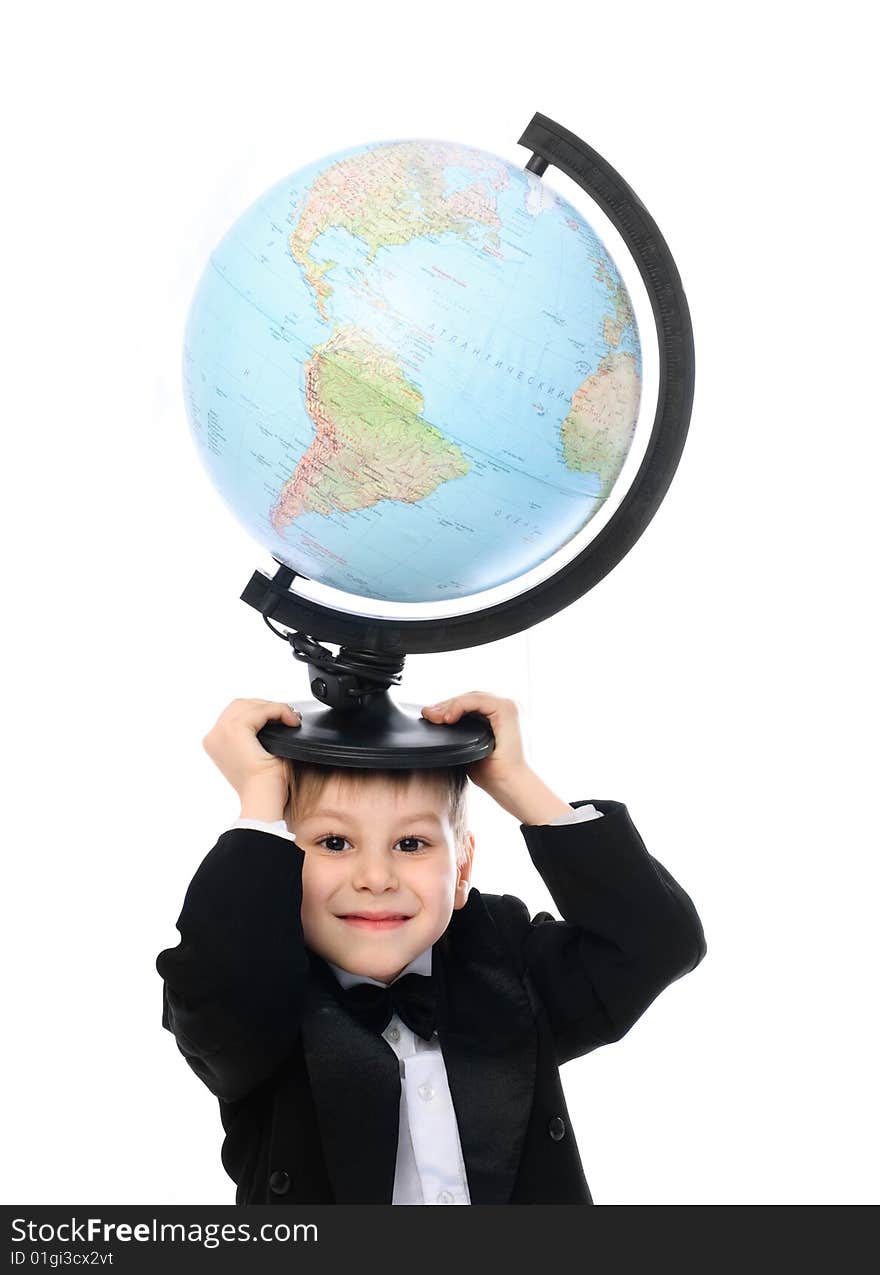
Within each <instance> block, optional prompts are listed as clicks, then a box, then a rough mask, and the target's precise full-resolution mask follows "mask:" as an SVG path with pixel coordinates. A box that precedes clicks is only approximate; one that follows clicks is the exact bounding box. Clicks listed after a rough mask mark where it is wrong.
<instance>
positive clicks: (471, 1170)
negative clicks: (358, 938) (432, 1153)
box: [434, 889, 537, 1204]
mask: <svg viewBox="0 0 880 1275" xmlns="http://www.w3.org/2000/svg"><path fill="white" fill-rule="evenodd" d="M438 953H439V957H440V959H439V961H438V960H437V957H438ZM434 960H435V961H436V963H437V964H436V968H437V979H438V985H437V997H438V1000H437V1033H438V1035H439V1037H440V1045H441V1047H442V1049H443V1060H444V1063H445V1064H446V1074H447V1077H448V1079H449V1091H450V1093H451V1095H452V1104H453V1106H454V1108H455V1116H456V1120H457V1122H458V1132H459V1137H460V1139H461V1149H462V1154H463V1156H464V1162H465V1168H466V1170H467V1179H468V1190H469V1193H470V1198H471V1204H507V1203H508V1202H509V1200H510V1196H511V1194H512V1192H513V1187H514V1184H515V1181H516V1175H517V1172H518V1169H519V1164H520V1157H521V1154H522V1148H523V1141H524V1139H525V1134H526V1129H527V1127H528V1122H529V1116H530V1114H531V1109H532V1098H533V1095H534V1088H535V1070H536V1060H537V1027H536V1025H535V1022H534V1018H533V1015H532V1012H531V1007H530V1004H529V999H528V996H527V994H526V991H525V989H524V987H523V984H522V982H521V980H520V978H519V976H518V974H517V973H516V970H515V968H514V966H513V963H512V957H511V954H510V952H509V951H508V950H507V949H506V948H505V946H504V943H503V940H502V939H501V937H500V936H499V934H498V931H497V929H496V925H495V921H494V920H493V918H492V917H491V916H490V914H489V912H488V910H487V908H486V905H485V903H484V902H483V899H482V897H481V896H480V892H479V890H477V889H471V891H470V894H469V896H468V901H467V903H466V904H465V906H464V907H463V908H460V909H459V910H458V911H457V912H453V914H452V919H451V921H450V923H449V927H448V929H447V930H446V933H445V934H444V935H443V936H442V938H440V939H439V940H438V942H437V943H435V945H434Z"/></svg>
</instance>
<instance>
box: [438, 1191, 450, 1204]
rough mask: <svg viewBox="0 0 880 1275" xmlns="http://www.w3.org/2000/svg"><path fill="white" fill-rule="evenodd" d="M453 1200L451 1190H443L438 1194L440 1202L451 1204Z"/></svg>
mask: <svg viewBox="0 0 880 1275" xmlns="http://www.w3.org/2000/svg"><path fill="white" fill-rule="evenodd" d="M452 1200H453V1196H452V1194H451V1192H449V1191H441V1192H440V1194H439V1195H438V1196H437V1203H438V1204H451V1203H452Z"/></svg>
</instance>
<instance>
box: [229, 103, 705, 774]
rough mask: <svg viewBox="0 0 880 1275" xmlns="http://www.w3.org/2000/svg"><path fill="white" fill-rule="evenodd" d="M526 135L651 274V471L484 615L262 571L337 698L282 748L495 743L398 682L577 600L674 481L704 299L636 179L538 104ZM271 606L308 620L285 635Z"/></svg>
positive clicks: (470, 720)
mask: <svg viewBox="0 0 880 1275" xmlns="http://www.w3.org/2000/svg"><path fill="white" fill-rule="evenodd" d="M519 144H520V145H521V146H524V147H526V148H527V149H528V150H529V151H530V152H531V157H530V159H529V160H528V161H527V163H526V165H525V167H526V168H527V169H528V170H529V171H530V172H532V173H534V174H535V175H536V176H538V177H540V176H542V175H543V173H544V172H545V171H546V169H547V168H548V167H549V166H550V165H551V164H552V165H554V166H555V167H556V168H557V169H558V170H559V171H560V172H562V173H564V174H565V175H566V176H567V177H569V178H570V179H571V180H572V181H574V182H575V183H576V184H577V185H579V186H580V187H581V188H582V189H583V190H585V191H586V192H587V194H588V195H590V196H591V197H592V198H593V199H594V200H595V201H596V202H597V204H598V205H599V206H600V207H601V208H602V209H603V211H604V212H605V214H606V215H607V216H608V218H609V220H610V221H611V222H612V224H613V225H614V226H615V228H616V229H617V231H618V232H619V234H620V235H621V237H622V238H623V240H624V243H625V244H626V246H627V248H628V250H629V251H630V252H631V253H632V257H633V261H634V262H635V264H636V266H637V267H638V270H639V273H640V275H641V277H642V281H643V283H644V285H645V289H646V291H647V294H648V297H649V299H650V302H651V309H652V311H653V315H654V323H655V327H656V334H657V346H658V361H659V387H658V394H657V407H656V411H655V415H654V424H653V427H652V430H651V436H650V439H649V440H648V445H647V447H646V449H645V454H644V456H643V458H642V462H641V464H640V466H639V470H638V473H637V474H636V475H635V477H634V478H633V480H632V483H631V485H630V488H629V490H628V491H627V492H626V494H625V495H624V497H623V499H622V500H621V502H620V504H619V505H618V507H617V508H616V509H615V511H614V513H613V514H612V516H611V517H610V518H609V519H608V521H607V523H606V524H605V525H604V526H603V527H602V528H601V529H600V531H599V532H598V534H597V535H596V537H595V538H594V539H593V540H592V541H591V542H590V544H588V545H586V546H585V547H584V548H583V549H582V550H581V551H580V553H578V554H577V555H576V557H574V558H573V559H572V560H571V561H570V562H567V563H566V564H565V565H564V566H562V567H561V568H560V569H559V570H558V571H557V572H556V573H555V574H553V575H551V576H548V577H547V578H545V579H543V580H540V581H538V582H537V583H536V584H533V585H531V586H530V587H529V588H528V589H526V590H525V591H524V592H523V593H521V594H519V595H517V596H515V597H510V598H505V599H503V600H501V601H499V602H495V603H492V604H490V605H488V606H483V607H481V608H480V609H479V610H477V611H474V612H473V613H470V612H461V613H456V614H455V615H450V616H446V617H443V618H440V619H437V618H430V619H400V620H398V619H389V618H385V617H378V616H368V615H366V616H365V615H357V614H351V613H349V612H346V611H340V610H337V609H336V608H334V607H331V606H327V605H324V604H322V603H320V602H316V601H313V600H312V599H309V598H306V597H301V596H298V595H297V594H295V593H293V592H291V590H290V587H289V586H290V584H291V583H292V581H293V579H294V577H295V576H296V574H297V573H296V572H295V571H293V570H292V569H291V568H290V567H287V566H285V565H284V564H281V563H279V564H278V565H279V568H280V569H279V570H278V571H277V572H276V574H275V576H274V578H273V579H270V578H269V577H268V576H267V575H266V574H265V573H263V572H262V571H256V572H254V574H253V576H252V577H251V579H250V581H249V582H248V584H247V587H246V588H245V591H244V592H243V593H242V595H241V599H242V601H243V602H246V603H247V604H248V605H249V606H252V607H255V608H256V609H257V610H258V611H260V612H261V613H262V615H263V618H264V620H265V621H266V624H267V625H268V626H269V628H270V629H272V631H273V632H274V633H276V634H277V635H278V636H279V637H284V638H285V640H287V641H289V642H290V644H291V648H292V650H293V654H294V656H295V657H296V658H297V659H304V660H306V661H307V662H308V664H309V673H310V680H311V688H312V691H313V692H314V694H315V695H316V696H317V697H318V699H319V701H320V703H321V705H323V707H319V706H317V705H315V704H314V702H313V701H306V702H305V703H302V704H299V703H298V704H294V707H295V708H297V709H298V710H299V711H300V713H301V714H302V725H301V726H299V727H289V726H287V727H286V726H281V725H279V724H278V723H275V722H272V723H267V725H266V726H265V727H264V728H263V730H262V731H260V732H259V734H258V736H257V738H258V739H259V740H260V742H261V743H262V744H263V746H264V747H265V748H266V750H267V751H268V752H271V753H273V754H276V755H278V756H282V757H292V758H299V759H301V760H306V761H321V762H329V763H330V764H335V765H339V766H353V767H377V766H385V767H389V768H404V767H417V766H425V767H433V766H452V765H456V764H462V763H468V762H472V761H475V760H477V759H479V758H480V757H483V756H485V755H486V754H487V753H490V752H491V751H492V749H493V748H494V736H493V735H492V732H491V730H490V728H489V725H488V722H487V721H486V718H485V717H483V716H481V715H480V714H468V715H467V716H465V717H462V718H461V719H460V721H459V722H457V723H455V724H451V725H448V726H439V725H435V724H433V723H431V722H427V721H425V720H424V718H422V717H421V716H420V710H418V709H417V708H416V706H415V705H411V704H410V705H396V704H394V703H393V701H392V700H391V698H390V696H389V693H388V691H389V687H390V686H391V685H392V684H397V683H399V681H400V673H401V670H402V668H403V662H404V658H405V654H404V653H408V654H426V653H435V652H438V651H458V650H464V649H466V648H468V647H471V646H479V645H480V644H482V643H484V642H497V641H499V640H500V639H502V638H505V637H509V636H510V635H511V634H514V633H520V632H522V631H523V630H524V629H530V628H533V627H534V626H535V625H536V624H540V623H541V622H542V621H543V620H546V619H548V618H549V617H550V616H552V615H555V614H556V613H557V612H559V611H561V610H563V609H564V608H565V607H567V606H570V605H571V603H573V602H575V601H577V599H579V598H581V597H582V596H583V595H584V594H585V593H586V592H587V591H588V590H589V589H591V588H593V586H594V585H596V584H598V582H599V581H600V580H601V579H603V577H604V576H606V575H607V574H608V572H609V571H611V570H612V569H613V568H614V567H615V566H616V565H617V563H618V562H620V561H621V559H622V558H623V557H624V556H625V555H626V554H627V553H628V552H629V551H630V549H631V548H632V547H633V545H634V544H635V543H636V541H637V540H638V538H639V537H640V536H641V534H642V533H643V532H644V530H645V528H646V527H647V526H648V523H649V522H650V521H651V519H652V518H653V516H654V514H655V513H656V511H657V509H658V507H659V505H660V503H661V501H662V500H663V497H664V495H665V494H666V491H667V489H668V487H669V484H670V483H671V482H672V478H673V476H674V474H675V471H676V468H677V466H678V462H679V460H680V458H681V453H682V449H683V448H684V443H685V439H686V437H687V432H688V426H689V423H690V415H691V407H692V404H693V396H694V341H693V330H692V326H691V319H690V310H689V308H688V304H687V298H686V297H685V294H684V289H683V287H682V283H681V278H680V276H679V273H678V269H677V267H676V265H675V261H674V260H673V257H672V253H671V252H670V250H669V248H668V246H667V244H666V241H665V240H664V238H663V236H662V235H661V233H660V231H659V229H658V227H657V223H656V222H655V221H654V219H653V217H652V216H651V215H650V213H649V212H648V210H647V208H646V207H645V205H644V203H643V202H642V200H641V199H639V197H638V195H637V194H636V193H635V191H634V190H633V189H632V187H631V186H629V185H628V184H627V182H626V181H624V179H623V178H622V177H621V175H620V174H619V173H618V172H617V171H616V170H615V169H614V168H612V167H611V165H610V164H609V163H608V162H607V161H606V160H605V159H603V157H602V156H601V155H600V154H599V153H598V152H597V151H595V150H593V148H592V147H590V146H588V145H587V143H586V142H584V141H583V140H582V139H581V138H579V137H578V136H577V135H576V134H574V133H572V132H570V131H569V130H568V129H566V128H564V127H563V126H562V125H561V124H558V123H556V121H555V120H552V119H550V118H549V117H548V116H546V115H542V114H540V112H536V113H535V114H534V115H533V117H532V119H531V121H530V122H529V124H528V126H527V128H526V129H525V131H524V132H523V133H522V135H521V136H520V138H519ZM275 561H276V563H277V562H278V559H277V558H276V559H275ZM270 617H274V618H275V619H277V620H278V621H279V622H280V623H281V624H283V625H284V626H285V627H286V628H288V629H290V630H296V632H291V633H289V634H284V633H280V632H279V630H277V629H275V628H274V627H273V625H272V624H271V623H270ZM306 634H312V635H317V636H318V637H319V638H320V639H321V641H324V642H336V643H339V647H340V650H339V654H338V655H337V656H333V655H332V654H331V653H330V652H329V651H327V649H326V648H325V647H321V646H320V645H319V643H318V642H316V641H315V640H314V638H313V637H306V636H305V635H306ZM553 654H555V653H553ZM552 665H553V666H555V665H558V660H556V659H554V660H553V661H552ZM564 679H565V672H561V673H560V672H558V671H557V668H556V667H552V666H551V669H550V680H551V689H558V686H559V685H564Z"/></svg>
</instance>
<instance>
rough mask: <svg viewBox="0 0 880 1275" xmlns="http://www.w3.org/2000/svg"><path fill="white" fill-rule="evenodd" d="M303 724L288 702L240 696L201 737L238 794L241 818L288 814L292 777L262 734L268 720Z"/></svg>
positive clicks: (275, 817) (286, 723)
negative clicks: (265, 745)
mask: <svg viewBox="0 0 880 1275" xmlns="http://www.w3.org/2000/svg"><path fill="white" fill-rule="evenodd" d="M273 719H274V720H275V721H278V720H280V721H282V722H283V723H284V724H285V725H286V726H299V725H300V723H301V720H302V719H301V718H300V715H299V713H298V712H297V711H296V710H295V709H293V708H291V707H290V705H289V704H280V703H276V702H274V701H272V700H266V699H235V700H233V701H232V703H231V704H229V705H228V706H227V707H226V708H224V710H223V712H222V713H221V714H220V716H219V717H218V718H217V721H216V722H215V724H214V725H213V726H212V728H211V729H210V730H209V731H208V733H207V735H206V736H205V738H204V739H203V740H202V747H203V748H204V750H205V752H206V753H207V754H208V756H209V757H210V758H211V761H212V762H213V763H214V765H215V766H216V767H217V768H218V770H219V771H220V772H221V774H222V775H224V776H225V778H226V779H228V780H229V782H230V784H232V787H233V788H234V789H235V791H236V792H237V793H238V796H239V799H240V801H241V807H242V817H243V818H251V819H266V820H268V821H269V822H274V821H275V820H276V819H282V818H283V817H284V809H285V806H286V804H287V799H288V796H289V792H290V780H289V775H288V770H287V766H286V764H285V759H284V758H283V757H273V756H272V754H271V753H267V752H266V750H265V748H263V746H262V744H261V743H260V742H259V740H258V739H257V731H258V730H261V729H262V728H263V727H264V726H265V725H266V722H268V721H271V720H273Z"/></svg>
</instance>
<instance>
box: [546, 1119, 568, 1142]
mask: <svg viewBox="0 0 880 1275" xmlns="http://www.w3.org/2000/svg"><path fill="white" fill-rule="evenodd" d="M547 1132H548V1133H549V1134H550V1137H551V1138H552V1139H553V1141H554V1142H558V1141H559V1139H560V1138H564V1137H565V1121H564V1120H563V1119H562V1116H554V1117H553V1118H552V1120H551V1121H550V1123H549V1124H548V1125H547Z"/></svg>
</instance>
